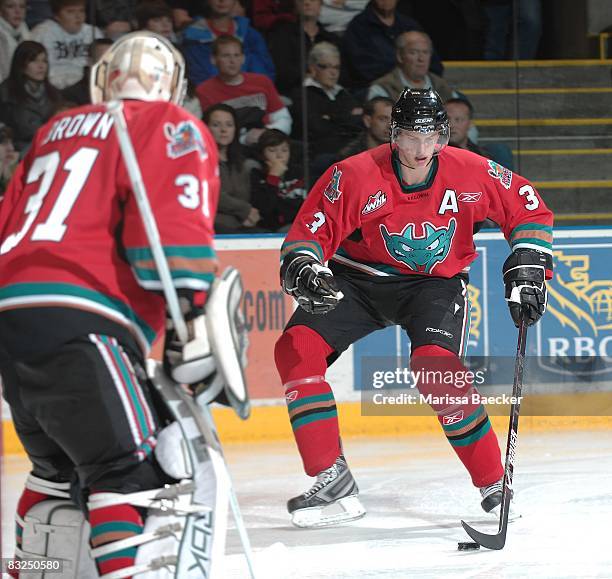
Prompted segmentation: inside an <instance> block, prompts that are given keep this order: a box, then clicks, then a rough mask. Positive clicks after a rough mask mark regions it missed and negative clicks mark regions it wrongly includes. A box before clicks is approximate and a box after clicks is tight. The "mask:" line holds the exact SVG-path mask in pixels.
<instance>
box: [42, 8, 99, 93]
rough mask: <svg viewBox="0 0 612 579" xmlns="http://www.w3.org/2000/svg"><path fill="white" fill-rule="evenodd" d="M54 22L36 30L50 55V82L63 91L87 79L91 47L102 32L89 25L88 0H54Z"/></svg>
mask: <svg viewBox="0 0 612 579" xmlns="http://www.w3.org/2000/svg"><path fill="white" fill-rule="evenodd" d="M50 4H51V10H52V11H53V19H52V20H45V21H44V22H43V23H41V24H39V25H38V26H37V27H36V28H35V29H34V30H32V38H33V39H34V40H36V41H37V42H40V43H41V44H42V45H43V46H44V47H45V49H46V51H47V54H48V55H49V79H50V80H51V83H52V84H53V85H54V86H55V87H56V88H59V89H62V88H66V87H67V86H70V85H71V84H74V83H75V82H78V81H79V80H80V79H81V78H82V77H83V69H84V68H85V67H86V66H87V60H88V58H89V47H90V46H91V43H92V42H93V41H94V39H95V38H102V36H103V35H102V33H101V32H100V31H99V30H98V29H97V28H94V27H92V26H91V25H90V24H85V0H50Z"/></svg>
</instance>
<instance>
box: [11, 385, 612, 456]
mask: <svg viewBox="0 0 612 579" xmlns="http://www.w3.org/2000/svg"><path fill="white" fill-rule="evenodd" d="M602 409H606V411H609V412H610V414H611V415H612V397H611V396H610V393H609V392H594V393H586V394H585V393H582V394H539V395H530V396H526V397H525V399H524V401H523V405H522V409H521V412H522V415H521V419H520V427H519V430H520V431H522V432H523V431H525V432H530V431H531V432H540V431H543V430H549V429H550V430H552V429H569V430H577V429H591V430H592V429H610V428H612V416H588V415H581V414H580V413H581V412H583V413H585V414H588V413H593V414H594V413H596V412H597V413H599V414H601V412H602ZM408 410H410V408H408ZM509 410H510V409H509V407H504V406H496V407H495V408H494V409H489V412H490V413H493V412H494V413H495V414H496V415H495V416H491V422H492V423H493V426H494V428H495V429H496V431H497V434H498V435H500V436H503V435H504V433H505V432H506V429H507V427H508V416H509ZM570 411H571V413H572V414H573V415H572V416H559V415H557V416H550V414H555V413H557V414H569V413H570ZM538 413H540V414H538ZM527 414H529V415H527ZM545 414H546V415H545ZM213 416H214V418H215V423H216V424H217V428H218V430H219V436H220V438H221V440H222V441H223V442H225V443H251V442H264V441H265V442H268V441H276V440H291V439H292V438H293V434H292V431H291V426H290V424H289V418H288V416H287V408H286V407H285V406H284V405H283V406H281V405H275V406H255V407H253V411H252V415H251V417H250V418H249V419H248V420H240V419H239V418H238V417H237V416H236V414H235V413H234V411H233V410H230V409H229V408H214V409H213ZM338 416H339V420H340V430H341V432H342V436H343V437H350V436H370V437H385V436H398V435H409V434H424V433H433V432H440V430H441V428H440V424H439V422H438V420H437V418H435V417H434V416H433V415H429V416H417V415H412V416H362V415H361V404H360V403H359V402H341V403H339V404H338ZM2 428H3V436H4V454H23V448H22V446H21V443H20V442H19V439H18V438H17V435H16V433H15V429H14V428H13V423H12V421H10V420H5V421H4V422H3V424H2Z"/></svg>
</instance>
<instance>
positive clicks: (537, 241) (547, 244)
mask: <svg viewBox="0 0 612 579" xmlns="http://www.w3.org/2000/svg"><path fill="white" fill-rule="evenodd" d="M521 243H530V244H533V245H539V246H541V247H546V248H549V249H550V248H552V243H550V242H549V241H544V240H543V239H536V238H534V237H522V238H521V239H513V240H512V243H511V245H512V246H513V247H514V246H515V245H520V244H521Z"/></svg>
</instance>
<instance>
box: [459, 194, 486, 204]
mask: <svg viewBox="0 0 612 579" xmlns="http://www.w3.org/2000/svg"><path fill="white" fill-rule="evenodd" d="M481 197H482V191H476V193H461V194H460V195H459V197H458V198H457V199H459V201H463V202H464V203H478V201H480V198H481Z"/></svg>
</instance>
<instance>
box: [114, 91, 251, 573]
mask: <svg viewBox="0 0 612 579" xmlns="http://www.w3.org/2000/svg"><path fill="white" fill-rule="evenodd" d="M106 110H107V111H108V113H109V114H110V115H111V117H112V118H113V121H114V123H113V124H114V127H115V132H116V135H117V139H118V141H119V149H120V151H121V156H122V157H123V162H124V163H125V167H126V170H127V173H128V177H129V179H130V184H131V185H132V190H133V192H134V196H135V198H136V202H137V205H138V210H139V212H140V217H141V219H142V222H143V225H144V228H145V232H146V236H147V241H148V243H149V246H150V248H151V253H152V254H153V260H154V262H155V267H156V269H157V271H158V273H159V277H160V280H161V283H162V287H163V292H164V296H165V298H166V303H167V307H168V312H169V314H170V318H171V319H172V323H173V324H174V327H175V330H176V333H177V336H178V338H179V340H180V341H181V342H182V343H183V344H184V343H186V342H187V341H188V337H189V336H188V331H187V324H186V323H185V319H184V317H183V314H182V312H181V309H180V305H179V301H178V295H177V292H176V288H175V287H174V283H173V282H172V276H171V274H170V268H169V267H168V262H167V260H166V256H165V254H164V251H163V249H162V245H161V240H160V237H159V230H158V229H157V223H156V222H155V217H154V215H153V211H152V209H151V205H150V203H149V198H148V196H147V191H146V188H145V185H144V181H143V179H142V173H141V171H140V166H139V164H138V159H137V158H136V153H135V152H134V147H133V145H132V140H131V138H130V135H129V132H128V128H127V123H126V120H125V116H124V114H123V103H122V102H121V101H118V100H116V101H110V102H108V103H106ZM178 388H179V386H178V385H177V389H178ZM179 397H182V398H183V400H184V401H185V397H184V396H182V393H180V394H179ZM187 402H188V403H191V401H187ZM199 408H200V410H202V412H201V415H200V416H201V421H200V429H201V430H202V432H203V433H205V434H206V436H205V438H206V441H207V443H208V444H209V446H210V447H211V450H212V451H214V452H216V453H218V455H219V457H220V458H221V460H220V461H218V464H219V465H220V467H221V469H222V473H221V474H222V476H223V477H224V478H225V479H226V480H227V482H228V486H229V489H228V491H229V503H230V505H231V508H232V512H233V515H234V521H235V523H236V529H237V530H238V534H239V536H240V541H241V543H242V548H243V551H244V556H245V559H246V562H247V566H248V569H249V575H250V577H251V579H255V570H254V566H253V556H252V552H251V545H250V541H249V537H248V534H247V531H246V527H245V525H244V521H243V519H242V514H241V512H240V506H239V504H238V499H237V497H236V493H235V491H234V486H233V484H232V482H231V479H230V475H229V470H228V468H227V464H226V463H225V459H224V457H223V453H222V450H221V444H220V442H219V439H218V436H217V432H216V428H215V424H214V421H213V418H212V414H211V413H210V409H208V408H202V406H201V405H200V406H199ZM195 415H196V416H197V412H196V413H195Z"/></svg>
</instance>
